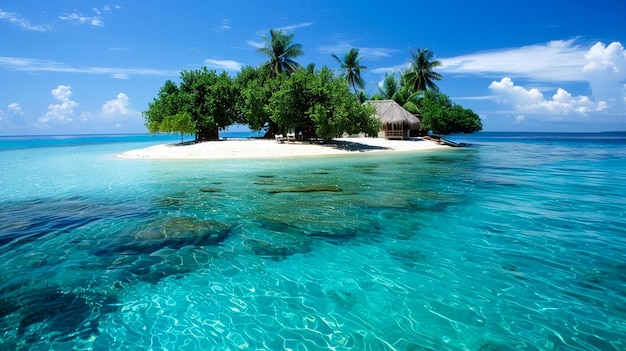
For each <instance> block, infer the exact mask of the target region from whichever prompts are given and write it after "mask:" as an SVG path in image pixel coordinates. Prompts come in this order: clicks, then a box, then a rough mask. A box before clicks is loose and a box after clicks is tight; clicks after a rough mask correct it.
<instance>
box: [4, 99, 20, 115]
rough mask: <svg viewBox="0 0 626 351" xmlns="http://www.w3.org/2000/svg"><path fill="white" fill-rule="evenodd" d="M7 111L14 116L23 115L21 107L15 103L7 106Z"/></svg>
mask: <svg viewBox="0 0 626 351" xmlns="http://www.w3.org/2000/svg"><path fill="white" fill-rule="evenodd" d="M7 110H8V111H9V112H11V113H13V114H16V115H24V112H22V107H21V106H20V104H18V103H17V102H14V103H11V104H9V105H8V106H7Z"/></svg>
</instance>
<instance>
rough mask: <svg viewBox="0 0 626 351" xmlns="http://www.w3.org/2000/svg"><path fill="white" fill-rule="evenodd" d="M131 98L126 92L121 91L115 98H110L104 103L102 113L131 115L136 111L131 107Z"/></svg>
mask: <svg viewBox="0 0 626 351" xmlns="http://www.w3.org/2000/svg"><path fill="white" fill-rule="evenodd" d="M129 106H130V99H129V98H128V96H126V94H124V93H119V94H117V97H116V98H115V99H113V100H109V101H107V102H105V103H104V105H102V115H103V116H105V117H110V116H120V115H130V114H133V113H135V112H134V111H133V110H131V109H130V108H129Z"/></svg>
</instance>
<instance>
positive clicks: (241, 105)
mask: <svg viewBox="0 0 626 351" xmlns="http://www.w3.org/2000/svg"><path fill="white" fill-rule="evenodd" d="M271 75H272V73H271V71H270V69H269V67H258V68H253V67H244V68H243V69H242V70H241V72H239V74H238V75H237V77H235V79H234V85H235V89H236V90H237V91H238V99H237V101H236V103H235V106H236V110H237V123H241V124H246V125H248V127H249V128H250V129H252V130H254V131H261V130H265V131H266V132H265V136H266V137H268V138H273V137H274V135H275V134H277V133H279V126H278V124H276V122H274V121H273V120H272V119H271V118H270V114H269V113H268V111H267V109H266V108H265V107H266V106H267V105H268V104H269V100H270V98H271V97H272V95H273V94H274V92H275V91H276V90H277V89H278V86H280V83H281V82H282V80H283V79H284V78H285V76H284V75H279V76H278V77H275V78H272V77H271Z"/></svg>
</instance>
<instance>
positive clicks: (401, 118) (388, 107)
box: [365, 100, 420, 139]
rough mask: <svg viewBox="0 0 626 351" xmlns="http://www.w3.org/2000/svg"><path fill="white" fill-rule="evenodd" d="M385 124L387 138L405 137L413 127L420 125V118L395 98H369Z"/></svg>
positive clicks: (368, 102) (369, 101) (369, 102)
mask: <svg viewBox="0 0 626 351" xmlns="http://www.w3.org/2000/svg"><path fill="white" fill-rule="evenodd" d="M365 103H366V104H370V105H372V106H374V108H375V109H376V115H377V116H378V118H379V119H380V121H381V122H382V124H383V128H384V133H385V138H387V139H404V138H406V137H408V136H409V132H410V131H411V130H412V129H418V128H419V127H420V120H419V118H417V116H415V115H414V114H412V113H411V112H409V111H407V110H406V109H405V108H403V107H402V106H400V105H399V104H398V103H397V102H395V101H393V100H368V101H366V102H365Z"/></svg>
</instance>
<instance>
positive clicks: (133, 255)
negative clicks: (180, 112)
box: [0, 132, 626, 351]
mask: <svg viewBox="0 0 626 351" xmlns="http://www.w3.org/2000/svg"><path fill="white" fill-rule="evenodd" d="M224 135H225V136H227V137H230V138H235V137H245V136H244V135H241V134H237V135H235V134H230V135H229V134H224ZM452 139H454V140H456V141H460V142H464V143H466V144H467V147H463V148H450V149H445V150H432V151H424V152H409V153H385V154H381V153H378V154H376V153H375V154H369V153H368V154H363V153H356V152H355V154H353V155H345V156H344V155H342V156H331V157H329V156H324V157H302V158H284V159H240V160H233V159H229V160H147V159H122V158H118V157H117V156H116V155H117V154H119V153H121V152H124V151H128V150H131V149H136V148H141V147H147V146H150V145H155V144H160V143H175V142H180V136H177V135H161V136H150V135H109V136H99V135H95V136H94V135H92V136H68V137H59V136H48V137H0V168H1V173H0V192H1V197H0V349H2V350H14V349H18V350H21V349H23V350H122V349H123V350H470V351H494V350H603V351H604V350H626V218H625V216H624V209H625V208H626V197H625V195H624V194H625V193H626V192H625V190H626V188H625V184H626V133H589V134H566V133H486V132H481V133H476V134H472V135H458V136H454V137H452Z"/></svg>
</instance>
